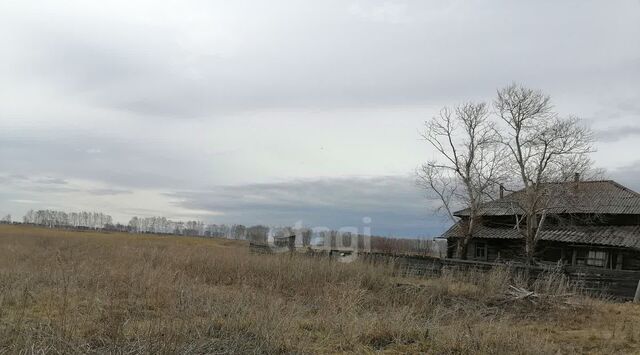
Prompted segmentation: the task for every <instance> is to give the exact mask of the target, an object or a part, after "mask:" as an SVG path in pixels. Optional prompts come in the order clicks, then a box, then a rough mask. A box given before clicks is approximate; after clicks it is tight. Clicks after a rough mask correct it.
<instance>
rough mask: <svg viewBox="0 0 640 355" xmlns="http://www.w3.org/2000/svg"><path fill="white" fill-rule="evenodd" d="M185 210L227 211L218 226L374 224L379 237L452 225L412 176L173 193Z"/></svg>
mask: <svg viewBox="0 0 640 355" xmlns="http://www.w3.org/2000/svg"><path fill="white" fill-rule="evenodd" d="M170 196H171V197H174V198H177V199H178V200H179V201H180V202H178V203H179V205H180V206H181V207H186V208H189V209H195V210H203V211H212V212H221V213H223V215H222V216H220V217H216V218H214V220H215V221H217V222H224V223H246V224H257V223H265V224H284V225H291V224H294V223H296V222H297V221H302V222H303V223H305V224H306V225H309V226H326V227H329V228H341V227H345V226H356V227H362V226H363V221H362V219H363V218H364V217H370V218H371V219H372V223H371V228H372V232H373V233H374V234H381V235H400V236H435V235H439V234H440V233H441V232H442V231H443V230H444V228H445V227H446V226H447V223H448V222H447V221H446V220H444V219H443V218H442V217H440V216H435V215H434V214H433V211H434V208H435V206H436V202H435V201H433V200H428V199H427V198H426V197H425V194H424V192H423V191H421V190H420V189H419V188H418V187H416V185H415V182H414V179H413V178H411V177H399V176H386V177H376V178H336V179H318V180H298V181H291V182H282V183H272V184H253V185H242V186H218V187H214V188H211V189H209V190H205V191H181V192H176V193H172V194H170Z"/></svg>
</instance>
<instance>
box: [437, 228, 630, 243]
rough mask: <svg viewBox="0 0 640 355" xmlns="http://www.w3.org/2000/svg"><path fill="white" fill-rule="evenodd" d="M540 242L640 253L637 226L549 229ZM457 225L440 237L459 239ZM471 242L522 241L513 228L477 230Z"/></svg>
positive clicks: (475, 229)
mask: <svg viewBox="0 0 640 355" xmlns="http://www.w3.org/2000/svg"><path fill="white" fill-rule="evenodd" d="M540 233H541V234H540V239H541V240H546V241H555V242H564V243H577V244H591V245H601V246H614V247H626V248H634V249H638V250H640V226H637V225H636V226H567V227H555V226H554V227H549V228H548V229H543V230H542V231H540ZM459 236H461V232H460V223H457V224H455V225H454V226H453V227H451V228H450V229H449V230H448V231H446V232H445V233H444V235H443V237H446V238H451V237H454V238H455V237H459ZM473 237H474V238H482V239H522V238H523V237H522V235H521V234H520V233H519V232H518V230H516V229H515V228H514V227H505V228H497V227H488V226H484V225H480V226H477V227H476V228H474V232H473Z"/></svg>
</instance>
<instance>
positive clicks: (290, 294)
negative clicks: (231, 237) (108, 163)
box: [0, 226, 640, 354]
mask: <svg viewBox="0 0 640 355" xmlns="http://www.w3.org/2000/svg"><path fill="white" fill-rule="evenodd" d="M247 249H248V248H246V247H245V245H244V244H242V243H240V242H233V241H226V240H211V239H198V238H188V237H161V236H150V235H144V236H141V235H130V234H118V233H99V232H68V231H56V230H47V229H40V228H34V227H21V226H0V353H18V352H29V353H32V352H47V353H91V352H99V353H104V352H110V353H140V352H144V353H198V354H200V353H219V352H225V353H228V352H231V353H287V352H296V353H326V352H352V353H370V352H376V351H383V352H389V353H414V352H427V353H439V354H440V353H514V354H534V353H535V354H539V353H550V354H551V353H553V354H555V353H558V352H559V353H572V352H579V353H585V352H586V353H588V352H591V353H630V352H637V351H640V343H639V341H640V326H639V325H638V324H639V323H638V321H639V320H640V308H639V307H638V306H636V305H633V304H616V303H610V302H606V301H603V300H594V299H589V298H584V297H575V298H571V299H567V298H566V297H552V296H554V295H559V294H564V293H567V288H566V285H565V284H564V283H563V282H562V281H561V280H554V279H553V278H552V277H551V278H548V279H547V280H544V281H541V282H538V284H536V285H533V286H531V285H528V286H527V285H524V284H522V283H519V282H518V280H517V279H515V280H514V279H513V278H511V277H510V275H509V273H508V272H506V270H496V271H494V272H491V273H488V274H476V273H466V274H454V273H445V274H444V275H442V276H441V277H438V278H429V279H427V278H408V277H405V278H403V277H399V276H397V275H395V274H394V271H393V268H391V267H389V266H386V265H376V266H372V265H368V264H364V263H359V262H355V263H352V264H342V263H336V262H331V261H329V260H327V259H324V258H312V257H306V256H302V255H251V254H249V252H248V250H247ZM511 285H513V286H515V287H523V288H524V287H527V288H528V289H531V290H532V291H535V292H536V295H540V297H536V300H531V299H530V298H531V297H528V298H522V299H515V298H513V297H512V296H509V291H510V290H513V288H511V287H510V286H511ZM543 295H549V297H548V298H544V297H543ZM543 298H544V299H545V301H544V302H542V301H541V300H542V299H543ZM534 302H535V303H534Z"/></svg>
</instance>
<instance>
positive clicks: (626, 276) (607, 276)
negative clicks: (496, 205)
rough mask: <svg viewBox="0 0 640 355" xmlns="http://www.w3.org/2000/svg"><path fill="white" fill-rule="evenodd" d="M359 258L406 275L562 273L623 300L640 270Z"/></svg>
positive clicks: (583, 285) (592, 289) (584, 286)
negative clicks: (502, 269)
mask: <svg viewBox="0 0 640 355" xmlns="http://www.w3.org/2000/svg"><path fill="white" fill-rule="evenodd" d="M360 257H361V258H362V259H363V260H364V261H367V262H372V263H393V265H394V266H395V267H396V268H398V270H400V271H401V272H402V273H403V274H408V275H425V276H436V275H439V274H440V273H441V272H442V270H444V269H449V270H469V269H474V270H480V271H488V270H491V269H492V268H494V267H497V266H499V267H508V268H510V269H511V270H512V271H513V272H514V273H518V272H521V273H525V272H526V273H528V274H529V276H530V277H531V278H533V279H535V278H537V277H539V276H540V275H543V274H545V273H551V272H555V273H561V274H564V275H566V276H567V277H568V279H569V280H570V281H571V282H573V283H574V284H575V285H576V286H577V287H579V288H580V289H582V290H585V291H586V292H588V293H591V294H595V295H605V296H609V297H613V298H616V299H621V300H629V299H633V297H634V295H635V292H636V287H637V286H638V281H639V280H640V271H627V270H606V269H600V268H590V267H575V266H526V265H523V264H496V263H488V262H480V261H468V260H456V259H439V258H434V257H428V256H421V255H391V254H383V253H363V254H361V255H360Z"/></svg>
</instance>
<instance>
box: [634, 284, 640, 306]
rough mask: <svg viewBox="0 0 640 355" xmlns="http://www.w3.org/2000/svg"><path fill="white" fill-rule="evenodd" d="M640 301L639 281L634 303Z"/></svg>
mask: <svg viewBox="0 0 640 355" xmlns="http://www.w3.org/2000/svg"><path fill="white" fill-rule="evenodd" d="M638 302H640V281H638V287H636V295H635V297H633V303H638Z"/></svg>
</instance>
